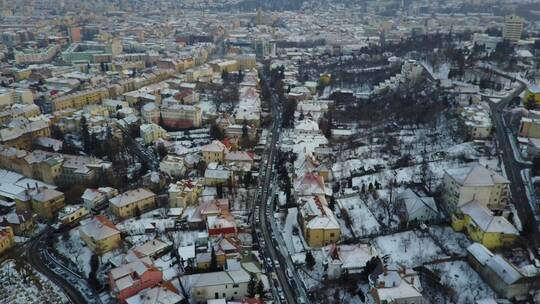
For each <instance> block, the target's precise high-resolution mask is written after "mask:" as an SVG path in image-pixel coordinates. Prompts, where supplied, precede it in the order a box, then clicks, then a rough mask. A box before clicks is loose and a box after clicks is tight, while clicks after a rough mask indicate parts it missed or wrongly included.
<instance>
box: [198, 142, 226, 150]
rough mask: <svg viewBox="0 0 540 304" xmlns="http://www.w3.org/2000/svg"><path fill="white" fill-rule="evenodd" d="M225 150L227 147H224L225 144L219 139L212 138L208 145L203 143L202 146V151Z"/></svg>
mask: <svg viewBox="0 0 540 304" xmlns="http://www.w3.org/2000/svg"><path fill="white" fill-rule="evenodd" d="M226 150H227V147H225V145H224V144H223V143H222V142H220V141H219V140H214V141H212V142H211V143H209V144H208V145H205V146H203V147H202V151H203V152H223V151H226Z"/></svg>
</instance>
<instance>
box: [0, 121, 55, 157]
mask: <svg viewBox="0 0 540 304" xmlns="http://www.w3.org/2000/svg"><path fill="white" fill-rule="evenodd" d="M49 123H50V121H49V119H47V118H41V117H40V119H33V120H28V119H26V118H24V117H18V118H16V119H14V120H12V121H11V122H10V123H9V124H8V125H7V127H6V128H2V129H0V142H1V143H2V144H3V145H6V146H9V147H15V148H17V149H25V150H30V149H32V144H33V142H34V140H35V139H37V138H38V137H50V136H51V129H50V128H49Z"/></svg>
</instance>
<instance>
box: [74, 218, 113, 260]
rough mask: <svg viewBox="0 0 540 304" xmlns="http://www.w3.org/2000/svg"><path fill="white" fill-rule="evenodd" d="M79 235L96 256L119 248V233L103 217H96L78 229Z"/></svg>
mask: <svg viewBox="0 0 540 304" xmlns="http://www.w3.org/2000/svg"><path fill="white" fill-rule="evenodd" d="M79 235H80V237H81V239H82V240H83V241H84V242H85V243H86V245H87V246H88V248H90V250H92V251H93V252H95V253H97V254H103V253H105V252H108V251H111V250H113V249H116V248H118V247H120V244H121V243H122V237H121V235H120V231H119V230H118V229H117V228H116V226H115V225H114V224H113V223H111V221H109V220H108V219H107V218H106V217H105V216H103V215H98V216H96V217H95V218H93V219H91V220H89V221H88V222H86V223H84V224H83V225H82V226H81V227H80V228H79Z"/></svg>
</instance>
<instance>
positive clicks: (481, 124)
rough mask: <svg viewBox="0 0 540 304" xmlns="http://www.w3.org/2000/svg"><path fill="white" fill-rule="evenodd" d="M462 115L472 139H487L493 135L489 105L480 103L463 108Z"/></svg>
mask: <svg viewBox="0 0 540 304" xmlns="http://www.w3.org/2000/svg"><path fill="white" fill-rule="evenodd" d="M461 117H462V118H463V120H464V123H465V127H466V128H467V130H468V131H469V135H470V136H471V138H472V139H486V138H489V136H490V135H491V131H492V129H493V123H492V122H491V113H490V110H489V105H488V104H486V103H480V104H476V105H470V106H467V107H464V108H463V111H462V112H461Z"/></svg>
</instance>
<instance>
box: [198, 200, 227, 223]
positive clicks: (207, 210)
mask: <svg viewBox="0 0 540 304" xmlns="http://www.w3.org/2000/svg"><path fill="white" fill-rule="evenodd" d="M228 212H229V200H228V199H216V200H212V201H203V202H201V203H200V204H199V206H197V208H196V209H195V211H194V212H193V213H192V214H191V215H190V216H189V218H188V224H189V225H190V226H191V227H193V228H198V229H203V228H206V223H207V219H208V217H210V216H218V215H220V214H222V213H225V214H226V213H228Z"/></svg>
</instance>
